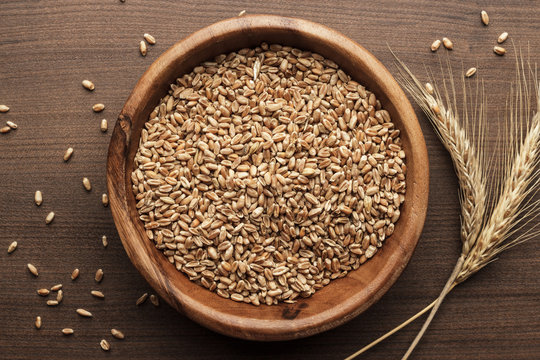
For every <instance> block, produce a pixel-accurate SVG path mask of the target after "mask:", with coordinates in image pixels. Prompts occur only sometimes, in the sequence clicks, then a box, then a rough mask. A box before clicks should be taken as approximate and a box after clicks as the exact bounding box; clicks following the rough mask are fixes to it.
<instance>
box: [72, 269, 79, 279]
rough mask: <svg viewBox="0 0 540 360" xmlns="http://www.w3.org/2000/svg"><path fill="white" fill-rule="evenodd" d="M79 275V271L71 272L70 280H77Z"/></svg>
mask: <svg viewBox="0 0 540 360" xmlns="http://www.w3.org/2000/svg"><path fill="white" fill-rule="evenodd" d="M79 273H80V271H79V269H75V270H73V271H72V272H71V280H75V279H77V278H78V277H79Z"/></svg>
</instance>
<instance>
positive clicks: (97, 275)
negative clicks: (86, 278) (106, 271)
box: [94, 269, 103, 283]
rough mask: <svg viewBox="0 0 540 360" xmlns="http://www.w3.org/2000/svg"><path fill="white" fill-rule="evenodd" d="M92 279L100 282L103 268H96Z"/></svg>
mask: <svg viewBox="0 0 540 360" xmlns="http://www.w3.org/2000/svg"><path fill="white" fill-rule="evenodd" d="M94 280H95V281H96V282H98V283H100V282H101V280H103V270H102V269H97V271H96V276H95V277H94Z"/></svg>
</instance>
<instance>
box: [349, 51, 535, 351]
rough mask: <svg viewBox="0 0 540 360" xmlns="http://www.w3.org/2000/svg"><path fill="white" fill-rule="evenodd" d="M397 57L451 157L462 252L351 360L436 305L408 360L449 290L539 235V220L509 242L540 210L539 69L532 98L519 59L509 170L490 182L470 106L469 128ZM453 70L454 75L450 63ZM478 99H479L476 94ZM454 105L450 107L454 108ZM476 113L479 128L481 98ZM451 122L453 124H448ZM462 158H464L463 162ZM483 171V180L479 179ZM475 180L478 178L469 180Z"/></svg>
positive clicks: (507, 159)
mask: <svg viewBox="0 0 540 360" xmlns="http://www.w3.org/2000/svg"><path fill="white" fill-rule="evenodd" d="M394 56H395V54H394ZM396 59H397V57H396ZM397 61H398V62H399V63H400V65H401V66H402V67H403V72H402V75H403V74H405V75H408V76H409V78H407V77H404V76H402V83H403V86H404V87H405V88H406V89H408V90H409V92H410V93H411V95H412V96H413V98H414V99H415V100H416V101H417V103H418V104H419V105H420V107H421V108H422V109H423V110H424V112H426V114H427V116H428V118H429V119H430V121H431V122H432V124H433V126H434V128H435V130H436V132H437V134H438V135H439V137H440V139H441V141H442V142H443V144H444V145H445V147H446V148H447V150H448V151H449V153H450V155H451V157H452V160H453V163H454V167H455V169H456V174H457V175H458V180H459V183H460V189H461V193H460V194H461V197H460V200H461V204H462V231H461V240H462V244H463V245H462V254H461V256H460V257H459V259H458V261H457V263H456V266H455V267H454V270H453V272H452V275H451V276H450V278H449V279H448V281H447V283H446V285H445V287H444V289H443V291H442V292H441V294H440V295H439V297H438V298H437V299H436V300H435V301H434V302H432V303H431V304H430V305H428V306H427V307H426V308H424V309H423V310H422V311H420V312H419V313H417V314H416V315H414V316H413V317H411V318H410V319H409V320H407V321H405V322H404V323H403V324H401V325H400V326H398V327H396V328H395V329H393V330H392V331H390V332H388V333H387V334H385V335H383V336H382V337H380V338H379V339H377V340H375V341H374V342H372V343H371V344H369V345H367V346H365V347H364V348H363V349H361V350H359V351H358V352H356V353H355V354H353V355H351V356H349V357H348V358H347V359H353V358H355V357H356V356H358V355H360V354H362V353H363V352H365V351H367V350H368V349H370V348H371V347H372V346H374V345H376V344H377V343H379V342H380V341H382V340H384V339H386V338H387V337H389V336H390V335H392V334H394V333H395V332H397V331H399V330H400V329H402V328H403V327H405V326H406V325H408V324H409V323H411V322H412V321H414V320H415V319H417V318H418V317H419V316H421V315H422V314H424V313H425V312H427V311H429V310H430V309H432V311H431V313H430V316H429V318H428V319H427V320H426V322H425V323H424V326H423V327H422V329H421V330H420V332H419V333H418V335H417V337H416V338H415V340H414V341H413V343H412V344H411V346H410V347H409V349H408V350H407V353H406V354H405V355H404V357H403V359H407V358H408V357H409V355H410V354H411V353H412V351H413V350H414V348H415V347H416V345H417V344H418V342H419V340H420V339H421V337H422V335H423V334H424V332H425V331H426V329H427V327H428V326H429V323H430V322H431V320H432V319H433V316H434V315H435V313H436V311H437V309H438V307H439V306H440V304H441V302H442V300H443V299H444V297H445V296H446V295H447V294H448V292H450V291H451V290H452V289H453V288H454V287H455V286H456V285H458V284H459V283H460V282H462V281H465V280H466V279H467V278H468V277H470V276H472V275H473V274H474V273H476V272H477V271H479V270H480V269H481V268H482V267H484V266H486V265H487V264H489V263H490V262H491V261H493V260H494V259H495V257H496V256H497V255H498V254H499V253H501V252H502V251H504V250H506V249H508V248H509V247H511V246H514V245H516V244H518V243H521V242H523V241H526V240H528V239H530V238H532V237H535V236H537V235H538V234H539V233H540V232H539V231H537V230H536V227H537V226H538V224H536V225H535V226H533V227H532V228H530V229H529V230H528V231H526V232H524V233H521V234H520V235H519V236H517V237H516V238H515V239H512V240H510V237H511V236H512V235H514V234H515V233H516V232H517V231H519V230H521V229H522V228H523V227H524V226H525V225H527V224H528V223H529V222H531V221H532V220H533V219H535V218H536V217H537V216H538V214H540V200H533V201H529V200H527V199H531V198H532V199H534V198H535V196H536V195H537V194H538V192H539V191H540V190H539V187H540V172H539V171H538V170H537V168H538V166H539V163H540V149H539V148H540V114H539V113H536V114H535V115H533V116H532V120H529V119H531V113H532V110H531V104H532V101H530V100H531V97H534V98H535V99H536V105H537V111H538V110H539V109H540V97H539V96H538V94H539V92H540V87H539V86H538V76H537V73H536V72H535V71H534V72H533V71H532V70H531V71H530V72H529V73H530V74H533V76H534V89H535V94H532V96H531V93H529V88H528V86H527V79H526V77H525V71H524V66H523V60H521V62H520V61H519V60H517V62H516V63H517V90H516V91H515V101H512V102H511V104H510V109H511V110H510V117H509V120H508V118H507V128H508V127H510V128H511V129H513V131H511V132H510V133H511V134H512V136H511V137H510V139H508V141H507V142H506V144H507V145H506V148H508V149H506V150H509V151H505V152H504V154H505V155H506V157H505V159H504V160H503V162H502V166H503V167H504V168H505V169H506V170H504V169H503V170H500V169H496V171H495V175H496V176H495V180H494V181H493V182H491V183H490V184H486V183H485V182H484V180H483V179H484V178H483V176H485V175H486V174H487V169H488V160H487V159H486V157H485V156H484V155H483V152H482V150H483V145H484V144H483V141H484V136H483V132H482V131H479V132H478V134H477V136H478V137H477V142H476V145H477V149H478V151H479V154H478V155H477V153H476V151H475V148H473V147H472V146H471V142H470V140H469V135H468V134H467V130H466V128H467V125H468V124H467V122H468V120H469V117H468V115H467V112H466V109H465V110H464V114H465V115H464V118H465V125H466V127H465V128H462V127H461V125H460V124H459V122H458V118H457V117H455V116H454V114H456V113H457V111H456V110H455V107H454V108H453V110H451V111H447V110H446V108H445V107H444V106H443V101H442V97H441V95H440V92H439V91H435V93H434V95H432V94H430V93H428V92H427V91H426V90H425V88H424V87H423V86H422V84H421V83H420V82H419V81H418V79H417V78H416V77H415V76H414V75H413V74H412V73H411V71H410V70H409V69H408V68H407V67H406V66H405V64H403V62H401V61H400V60H399V59H397ZM520 65H521V68H520ZM449 71H450V75H451V69H450V67H449ZM452 78H453V77H452V76H451V79H452ZM477 84H478V83H477ZM477 89H478V87H477ZM444 90H445V94H446V100H447V103H448V104H450V95H449V91H448V88H447V87H446V83H444ZM451 90H452V93H453V95H454V96H453V100H454V104H455V103H456V101H455V99H456V97H455V87H454V84H453V81H451ZM464 92H465V86H464ZM482 94H483V93H482ZM464 97H466V95H464ZM476 99H478V93H477V97H476ZM465 103H466V101H465ZM476 105H478V104H476ZM475 107H476V106H475ZM450 108H451V109H452V107H450ZM476 108H478V107H476ZM475 114H476V115H478V126H479V129H480V130H481V129H482V127H483V126H482V125H483V121H484V120H485V118H486V117H485V102H484V98H483V97H482V101H481V105H480V106H479V111H477V112H476V113H475ZM433 115H436V116H433ZM524 119H525V121H526V127H527V129H529V130H528V132H527V133H526V135H523V132H522V131H521V130H519V131H518V130H517V129H518V126H519V127H520V126H521V124H523V120H524ZM434 120H438V121H434ZM449 122H451V123H452V124H450V125H448V123H449ZM441 125H442V126H441ZM520 129H521V127H520ZM516 144H517V145H516ZM471 155H472V156H473V157H472V158H471V157H470V156H471ZM463 160H465V163H464V162H463ZM471 160H473V163H472V164H468V165H469V166H467V163H469V162H470V161H471ZM479 175H480V178H479V177H478V176H479ZM472 179H475V180H480V181H474V180H473V181H471V180H472ZM490 188H495V189H497V190H498V191H495V198H494V199H493V204H494V205H491V204H488V203H487V201H486V197H485V195H486V193H487V190H488V189H490ZM480 194H483V195H484V196H483V197H482V198H479V195H480ZM490 195H491V194H490ZM479 204H481V205H482V208H481V209H479V210H478V211H475V208H476V207H477V206H478V205H479ZM471 207H472V208H471ZM488 215H489V216H488ZM520 220H521V221H520Z"/></svg>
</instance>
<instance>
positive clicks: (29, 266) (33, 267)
mask: <svg viewBox="0 0 540 360" xmlns="http://www.w3.org/2000/svg"><path fill="white" fill-rule="evenodd" d="M26 267H27V268H28V271H30V272H31V273H32V275H34V276H36V277H37V276H38V275H39V274H38V271H37V268H36V267H35V266H34V265H32V264H26Z"/></svg>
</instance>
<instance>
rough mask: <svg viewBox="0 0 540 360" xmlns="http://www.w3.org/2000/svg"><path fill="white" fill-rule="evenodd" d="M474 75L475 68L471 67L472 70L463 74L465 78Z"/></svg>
mask: <svg viewBox="0 0 540 360" xmlns="http://www.w3.org/2000/svg"><path fill="white" fill-rule="evenodd" d="M474 74H476V68H475V67H472V68H470V69H469V70H467V72H465V77H468V78H470V77H471V76H473V75H474Z"/></svg>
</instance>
